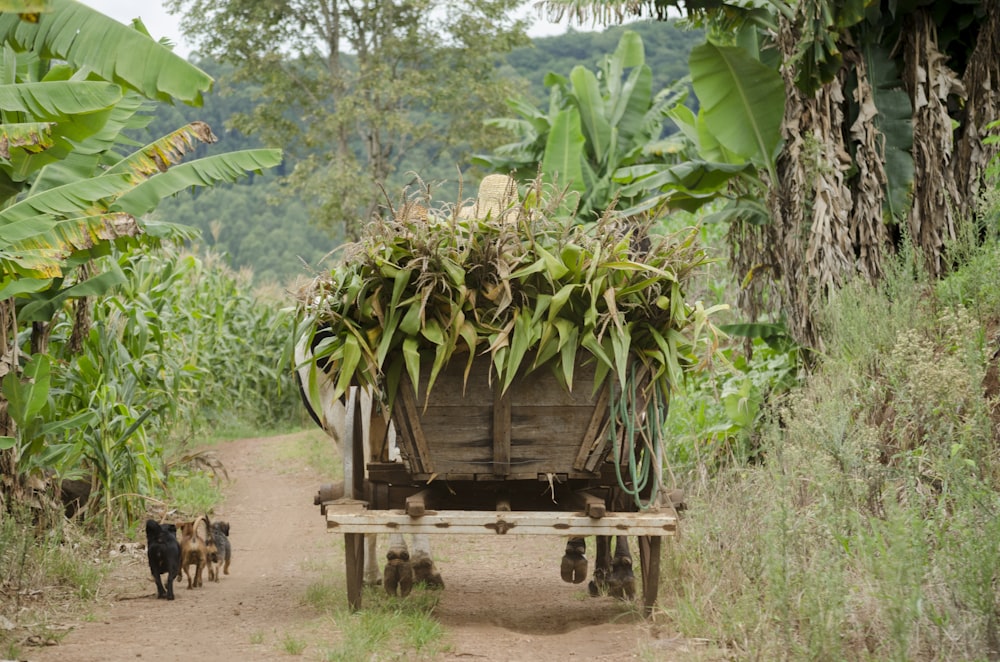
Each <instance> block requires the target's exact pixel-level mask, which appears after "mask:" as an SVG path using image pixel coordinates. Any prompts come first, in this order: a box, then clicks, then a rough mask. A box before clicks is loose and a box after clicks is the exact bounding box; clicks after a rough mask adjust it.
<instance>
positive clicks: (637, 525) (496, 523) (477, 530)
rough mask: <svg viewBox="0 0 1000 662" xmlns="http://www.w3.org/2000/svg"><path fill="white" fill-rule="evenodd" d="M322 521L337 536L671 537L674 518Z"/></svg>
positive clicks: (374, 514)
mask: <svg viewBox="0 0 1000 662" xmlns="http://www.w3.org/2000/svg"><path fill="white" fill-rule="evenodd" d="M326 522H327V523H326V525H327V528H328V529H329V530H331V531H334V532H337V533H393V532H398V533H426V534H444V533H450V534H484V533H495V534H507V533H513V534H519V535H560V536H567V535H572V536H591V535H604V536H616V535H629V536H633V535H645V536H670V535H674V533H675V532H676V530H677V516H676V515H675V514H673V513H670V512H657V513H651V512H643V513H607V514H605V516H604V517H602V518H600V519H594V518H592V517H588V516H587V515H585V514H583V513H579V512H575V513H567V512H562V511H519V512H492V511H478V510H440V511H429V512H427V513H426V514H424V516H423V517H419V518H414V517H410V516H409V515H407V514H406V512H405V511H403V510H377V511H363V512H358V511H353V512H344V511H342V510H337V509H334V508H328V509H327V515H326Z"/></svg>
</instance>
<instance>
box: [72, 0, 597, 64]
mask: <svg viewBox="0 0 1000 662" xmlns="http://www.w3.org/2000/svg"><path fill="white" fill-rule="evenodd" d="M81 1H82V2H83V4H85V5H87V6H89V7H92V8H93V9H96V10H97V11H99V12H101V13H102V14H105V15H107V16H110V17H111V18H113V19H115V20H117V21H120V22H122V23H129V22H131V21H132V19H133V18H135V17H136V16H138V17H140V18H141V19H142V22H143V23H145V24H146V29H147V30H149V33H150V34H151V35H152V36H153V38H154V39H160V38H161V37H167V38H169V39H170V41H172V42H173V43H174V44H175V51H176V52H177V54H178V55H181V56H183V57H187V55H188V53H190V51H191V46H190V45H189V44H186V43H185V42H184V39H183V37H182V36H181V30H180V26H179V25H178V22H179V21H178V19H179V18H180V17H179V16H171V15H170V14H168V13H167V10H166V9H164V8H163V3H162V2H161V1H160V0H139V1H137V0H81ZM525 16H526V17H528V18H530V19H532V20H533V21H534V26H533V27H532V28H531V29H530V30H529V31H528V34H529V35H531V36H532V37H544V36H549V35H556V34H562V33H564V32H566V28H567V25H568V23H565V24H561V23H549V22H548V21H543V20H542V19H540V18H538V13H537V12H536V11H535V10H534V9H527V10H525ZM575 27H576V28H577V29H580V27H579V26H575ZM587 29H591V28H587Z"/></svg>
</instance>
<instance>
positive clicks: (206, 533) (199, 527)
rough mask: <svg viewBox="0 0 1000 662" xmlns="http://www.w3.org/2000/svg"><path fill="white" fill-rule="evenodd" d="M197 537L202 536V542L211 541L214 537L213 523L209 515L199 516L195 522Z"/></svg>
mask: <svg viewBox="0 0 1000 662" xmlns="http://www.w3.org/2000/svg"><path fill="white" fill-rule="evenodd" d="M192 528H193V529H194V533H195V535H199V534H200V535H201V539H202V540H206V541H207V540H209V539H211V537H212V523H211V522H209V520H208V515H198V517H196V518H195V520H194V527H192Z"/></svg>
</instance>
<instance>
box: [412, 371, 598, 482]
mask: <svg viewBox="0 0 1000 662" xmlns="http://www.w3.org/2000/svg"><path fill="white" fill-rule="evenodd" d="M464 370H465V365H464V362H461V361H458V362H454V363H453V364H450V365H448V366H445V368H444V369H443V370H442V371H441V373H440V374H439V375H438V377H437V379H436V380H435V382H434V387H433V390H432V391H431V392H430V395H429V397H428V395H427V381H428V377H429V375H430V367H429V366H424V368H423V370H422V371H421V378H420V388H419V389H417V391H416V392H415V391H414V389H413V388H412V386H411V385H410V384H409V381H408V379H407V378H406V377H405V376H404V378H403V380H402V383H401V386H400V396H399V397H397V399H396V405H395V409H394V412H393V419H394V420H395V421H396V422H397V427H398V428H399V436H400V445H401V447H402V449H403V453H404V455H406V456H407V458H408V460H409V461H410V466H411V469H412V474H413V475H414V477H417V476H437V477H440V478H448V479H451V480H459V479H469V477H470V476H471V477H472V478H473V479H475V480H495V479H503V478H507V479H513V478H514V477H515V476H516V477H518V478H519V479H523V478H530V477H532V476H535V475H537V474H548V473H552V474H560V475H573V476H574V477H581V476H585V475H587V474H588V473H592V472H593V471H594V469H593V467H594V466H595V465H596V461H595V459H594V458H593V453H594V451H595V450H596V451H597V452H598V453H601V452H602V451H603V448H604V447H605V444H603V443H602V442H601V440H600V439H598V438H597V435H600V434H605V433H606V428H605V426H604V425H603V421H604V420H605V419H606V417H607V416H606V411H607V402H608V400H607V389H602V391H601V392H600V393H598V394H594V393H593V380H594V374H595V369H594V367H593V366H592V365H581V366H577V368H576V369H575V373H574V377H575V378H574V383H575V388H574V389H573V391H572V392H570V391H567V390H566V389H564V388H563V387H562V385H561V384H560V383H559V380H558V379H557V378H556V377H555V376H554V375H553V374H552V372H551V370H550V369H549V368H547V367H546V368H542V369H539V370H535V371H533V372H531V373H529V374H527V375H525V376H521V377H518V378H517V379H515V380H514V383H513V384H512V385H511V387H510V389H509V391H508V392H507V393H506V394H504V395H503V396H501V395H500V394H499V392H498V390H499V384H498V383H495V384H493V385H492V386H491V385H490V383H489V371H490V365H489V361H487V360H484V359H480V360H478V361H477V362H476V363H475V364H474V365H473V369H472V371H471V372H470V375H469V379H468V381H467V382H465V383H463V382H464ZM418 393H419V395H418ZM597 407H600V410H599V411H595V409H596V408H597ZM588 465H589V466H588Z"/></svg>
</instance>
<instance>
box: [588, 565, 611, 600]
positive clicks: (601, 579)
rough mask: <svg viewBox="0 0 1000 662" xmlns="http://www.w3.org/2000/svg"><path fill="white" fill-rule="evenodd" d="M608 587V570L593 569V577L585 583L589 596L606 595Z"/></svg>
mask: <svg viewBox="0 0 1000 662" xmlns="http://www.w3.org/2000/svg"><path fill="white" fill-rule="evenodd" d="M609 589H610V582H609V581H608V571H607V570H604V569H602V568H597V569H595V570H594V578H593V579H591V580H590V583H589V584H587V592H588V593H590V597H592V598H597V597H600V596H602V595H607V594H608V590H609Z"/></svg>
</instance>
